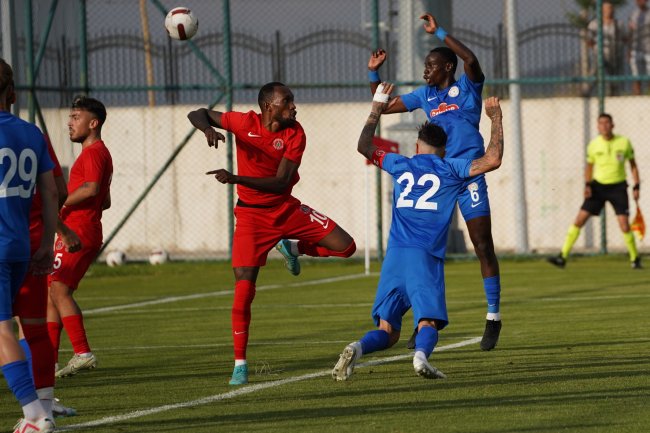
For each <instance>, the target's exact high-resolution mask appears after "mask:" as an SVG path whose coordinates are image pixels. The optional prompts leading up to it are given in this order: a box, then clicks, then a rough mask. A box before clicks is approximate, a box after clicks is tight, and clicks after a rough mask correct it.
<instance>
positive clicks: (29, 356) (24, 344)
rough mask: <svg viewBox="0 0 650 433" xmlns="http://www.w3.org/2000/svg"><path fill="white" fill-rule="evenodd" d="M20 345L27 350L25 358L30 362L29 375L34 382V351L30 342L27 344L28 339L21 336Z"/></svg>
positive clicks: (24, 350)
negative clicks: (30, 346)
mask: <svg viewBox="0 0 650 433" xmlns="http://www.w3.org/2000/svg"><path fill="white" fill-rule="evenodd" d="M18 342H19V343H20V347H22V348H23V352H25V360H26V361H27V364H29V377H31V379H32V382H34V370H33V368H34V365H33V364H32V351H31V349H30V348H29V344H27V340H25V339H24V338H21V339H20V340H19V341H18Z"/></svg>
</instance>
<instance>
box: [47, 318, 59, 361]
mask: <svg viewBox="0 0 650 433" xmlns="http://www.w3.org/2000/svg"><path fill="white" fill-rule="evenodd" d="M47 333H48V334H50V343H52V352H53V353H54V362H55V363H57V362H59V346H60V345H61V324H60V323H58V322H47Z"/></svg>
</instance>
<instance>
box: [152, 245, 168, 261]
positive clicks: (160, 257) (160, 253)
mask: <svg viewBox="0 0 650 433" xmlns="http://www.w3.org/2000/svg"><path fill="white" fill-rule="evenodd" d="M167 260H169V254H168V253H167V251H165V250H163V249H158V250H153V251H152V252H151V254H149V263H151V264H152V265H162V264H163V263H166V262H167Z"/></svg>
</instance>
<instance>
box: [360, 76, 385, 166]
mask: <svg viewBox="0 0 650 433" xmlns="http://www.w3.org/2000/svg"><path fill="white" fill-rule="evenodd" d="M392 91H393V85H392V84H391V83H383V84H382V85H380V86H379V88H378V89H377V92H376V93H375V97H374V99H373V100H372V109H371V110H370V115H369V116H368V120H366V124H365V126H364V127H363V130H362V131H361V136H360V137H359V144H358V145H357V151H358V152H359V153H360V154H362V155H363V156H365V157H366V158H367V159H369V160H372V155H373V153H375V150H377V146H375V145H374V144H372V138H373V137H374V136H375V129H377V123H379V118H380V117H381V114H382V113H383V112H384V110H385V109H386V107H387V106H388V96H389V95H390V93H391V92H392Z"/></svg>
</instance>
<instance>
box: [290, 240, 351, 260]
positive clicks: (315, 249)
mask: <svg viewBox="0 0 650 433" xmlns="http://www.w3.org/2000/svg"><path fill="white" fill-rule="evenodd" d="M356 250H357V244H355V243H354V241H352V243H351V244H350V245H348V246H347V248H346V249H344V250H343V251H334V250H330V249H329V248H325V247H321V246H319V245H317V244H315V243H313V242H309V241H298V252H299V253H300V254H306V255H308V256H311V257H330V256H334V257H350V256H351V255H352V254H354V252H355V251H356Z"/></svg>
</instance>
